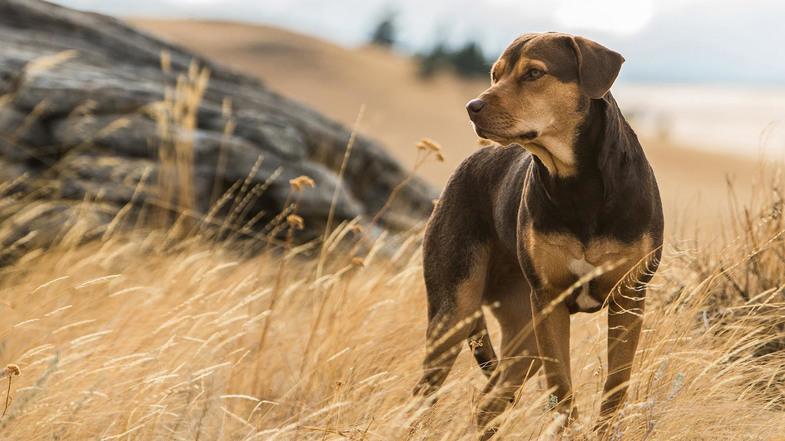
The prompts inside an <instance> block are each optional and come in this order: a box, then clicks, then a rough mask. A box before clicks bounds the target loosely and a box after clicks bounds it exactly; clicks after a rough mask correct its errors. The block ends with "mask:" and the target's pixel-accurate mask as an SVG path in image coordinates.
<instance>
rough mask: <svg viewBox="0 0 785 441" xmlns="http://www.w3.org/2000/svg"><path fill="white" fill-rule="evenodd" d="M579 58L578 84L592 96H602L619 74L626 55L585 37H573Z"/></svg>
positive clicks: (576, 56)
mask: <svg viewBox="0 0 785 441" xmlns="http://www.w3.org/2000/svg"><path fill="white" fill-rule="evenodd" d="M570 41H571V42H572V49H573V50H574V51H575V58H577V60H578V85H579V86H580V88H581V90H583V93H585V94H586V95H589V96H590V97H591V98H602V97H604V96H605V94H606V93H608V90H610V88H611V85H613V82H614V81H616V76H617V75H619V70H620V69H621V64H622V63H624V57H622V56H621V54H619V53H617V52H614V51H612V50H610V49H608V48H607V47H605V46H603V45H601V44H599V43H595V42H593V41H591V40H589V39H587V38H583V37H571V38H570Z"/></svg>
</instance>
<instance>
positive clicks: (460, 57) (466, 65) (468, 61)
mask: <svg viewBox="0 0 785 441" xmlns="http://www.w3.org/2000/svg"><path fill="white" fill-rule="evenodd" d="M417 59H418V61H419V74H420V76H421V77H423V78H428V77H431V76H433V75H434V74H435V73H437V72H439V71H441V70H452V71H453V72H455V73H457V74H458V75H460V76H464V77H476V76H487V75H488V72H489V71H490V70H491V63H490V62H489V61H488V60H487V59H486V58H485V55H484V54H483V53H482V49H481V48H480V45H478V44H477V43H476V42H474V41H469V42H467V43H466V44H464V45H463V46H461V47H459V48H457V49H450V48H449V47H447V45H446V44H444V43H439V44H437V45H436V46H434V47H433V49H431V50H430V51H428V52H425V53H421V54H419V55H418V56H417Z"/></svg>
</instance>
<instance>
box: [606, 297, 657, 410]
mask: <svg viewBox="0 0 785 441" xmlns="http://www.w3.org/2000/svg"><path fill="white" fill-rule="evenodd" d="M645 293H646V291H645V289H644V288H643V287H640V286H639V287H638V288H637V289H633V288H632V287H620V288H619V289H618V290H615V291H614V293H613V295H612V296H611V298H610V300H609V305H608V377H607V379H606V380H605V394H604V399H603V402H602V409H601V416H603V417H607V416H610V415H612V414H613V413H614V412H615V411H616V410H617V409H618V407H619V405H620V404H621V402H622V401H623V400H624V396H625V394H626V392H627V385H628V383H629V380H630V373H631V371H632V362H633V359H634V358H635V351H636V350H637V348H638V338H639V336H640V333H641V325H642V323H643V307H644V304H645Z"/></svg>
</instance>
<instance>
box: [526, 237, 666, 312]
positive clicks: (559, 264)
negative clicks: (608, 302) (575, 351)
mask: <svg viewBox="0 0 785 441" xmlns="http://www.w3.org/2000/svg"><path fill="white" fill-rule="evenodd" d="M526 251H527V253H528V255H529V257H530V259H529V261H530V264H531V266H532V268H530V270H532V271H533V272H534V274H535V275H536V276H537V279H538V281H539V284H540V285H541V286H542V287H543V288H545V289H548V290H550V291H553V292H554V293H555V294H559V293H561V292H563V291H565V290H567V289H570V288H571V287H573V288H575V289H574V291H573V292H572V293H571V294H570V295H569V297H568V301H567V303H568V304H571V305H572V308H571V309H576V310H577V311H593V310H596V309H599V308H600V307H601V306H602V303H603V302H604V301H605V298H606V297H607V294H608V292H609V291H610V289H611V288H612V287H613V286H614V285H615V284H616V283H617V282H618V281H619V280H620V279H621V277H622V276H624V274H626V273H627V272H628V271H629V270H630V269H631V268H632V267H634V266H635V265H638V264H639V263H640V261H641V260H642V259H644V258H645V257H646V255H647V254H648V253H649V252H650V251H651V240H650V238H649V237H648V235H643V236H641V238H640V239H639V240H637V241H633V242H628V243H625V242H621V241H618V240H615V239H609V238H594V239H592V240H589V241H588V242H586V243H584V242H581V241H579V240H578V239H577V238H575V237H574V236H571V235H568V234H562V233H558V234H557V233H540V232H537V231H535V230H533V229H529V231H528V232H527V238H526Z"/></svg>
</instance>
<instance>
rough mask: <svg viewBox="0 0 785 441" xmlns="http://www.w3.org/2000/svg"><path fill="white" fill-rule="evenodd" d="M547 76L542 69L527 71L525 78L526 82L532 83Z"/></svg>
mask: <svg viewBox="0 0 785 441" xmlns="http://www.w3.org/2000/svg"><path fill="white" fill-rule="evenodd" d="M543 75H545V72H544V71H542V70H540V69H529V70H527V71H526V74H525V75H524V76H523V77H524V79H525V80H527V81H531V80H536V79H537V78H540V77H541V76H543Z"/></svg>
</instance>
